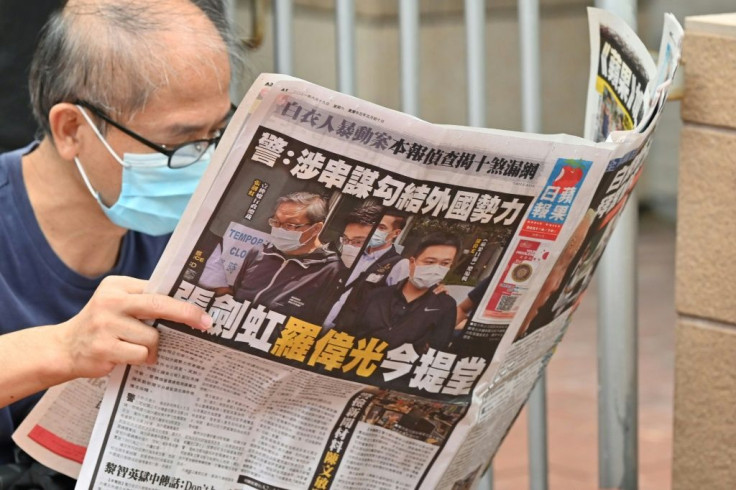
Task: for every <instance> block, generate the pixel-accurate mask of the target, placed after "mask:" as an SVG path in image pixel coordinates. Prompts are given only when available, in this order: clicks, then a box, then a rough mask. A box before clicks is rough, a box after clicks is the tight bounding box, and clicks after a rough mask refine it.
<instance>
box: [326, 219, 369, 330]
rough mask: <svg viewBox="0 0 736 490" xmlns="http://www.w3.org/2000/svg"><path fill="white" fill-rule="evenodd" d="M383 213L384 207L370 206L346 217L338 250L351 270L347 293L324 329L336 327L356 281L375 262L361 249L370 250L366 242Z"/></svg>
mask: <svg viewBox="0 0 736 490" xmlns="http://www.w3.org/2000/svg"><path fill="white" fill-rule="evenodd" d="M382 212H383V207H381V206H378V205H375V204H368V205H365V206H361V207H359V208H357V209H355V210H353V211H352V212H350V214H348V215H347V216H346V217H345V228H344V230H343V232H342V235H340V238H339V240H338V241H339V243H338V249H339V252H340V260H342V263H343V265H344V266H345V267H346V268H347V269H349V270H350V274H349V275H348V277H347V280H346V281H345V291H343V292H342V294H341V295H340V298H339V299H338V300H337V302H336V303H335V304H334V305H333V306H332V309H331V310H330V313H329V314H328V315H327V318H326V319H325V321H324V327H325V328H326V329H330V328H332V327H334V326H335V317H336V316H337V314H338V313H340V309H341V308H342V306H343V305H344V304H345V300H346V299H347V298H348V296H349V295H350V293H351V291H352V288H353V286H354V285H355V281H356V279H358V278H359V277H361V275H362V274H363V272H365V270H366V269H367V268H368V267H369V266H371V265H372V264H373V263H374V262H375V258H372V257H371V255H370V254H369V253H368V252H366V251H363V253H361V249H363V247H364V246H365V247H366V249H368V244H367V243H366V242H368V239H369V238H371V231H372V230H373V228H374V226H375V225H376V223H377V222H378V220H379V219H380V218H381V213H382Z"/></svg>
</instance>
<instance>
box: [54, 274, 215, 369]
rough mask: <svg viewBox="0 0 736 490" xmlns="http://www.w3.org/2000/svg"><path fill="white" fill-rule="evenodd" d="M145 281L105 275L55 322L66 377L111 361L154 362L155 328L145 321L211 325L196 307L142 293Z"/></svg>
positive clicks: (202, 327) (112, 363)
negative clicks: (80, 304)
mask: <svg viewBox="0 0 736 490" xmlns="http://www.w3.org/2000/svg"><path fill="white" fill-rule="evenodd" d="M145 285H146V281H142V280H140V279H133V278H130V277H119V276H111V277H107V278H105V279H104V280H103V281H102V283H101V284H100V286H99V287H98V288H97V291H95V293H94V295H93V296H92V298H91V299H90V300H89V302H88V303H87V305H86V306H85V307H84V308H83V309H82V311H80V312H79V314H77V315H76V316H75V317H73V318H71V319H70V320H69V321H67V322H64V323H62V324H60V325H58V326H57V328H56V329H55V330H56V332H55V333H56V336H57V339H58V342H59V343H58V345H59V347H60V349H61V350H60V352H59V354H60V358H59V360H60V361H61V362H62V363H64V364H62V366H60V367H61V368H62V369H67V370H68V373H69V374H68V377H69V379H72V378H96V377H100V376H104V375H106V374H108V373H109V372H110V371H111V370H112V368H113V367H114V366H115V365H116V364H144V363H148V364H153V363H154V362H156V356H157V353H158V331H157V330H156V329H155V328H152V327H151V326H149V325H147V324H146V323H144V322H145V321H146V320H154V319H157V318H162V319H166V320H172V321H175V322H179V323H184V324H187V325H189V326H190V327H193V328H196V329H198V330H207V329H208V328H209V327H210V326H212V318H211V317H210V316H209V315H207V314H206V313H205V312H204V311H202V309H201V308H199V307H198V306H196V305H193V304H190V303H186V302H184V301H181V300H176V299H174V298H171V297H169V296H166V295H162V294H146V293H143V289H144V287H145ZM64 366H65V367H64Z"/></svg>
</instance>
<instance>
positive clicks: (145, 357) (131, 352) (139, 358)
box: [108, 342, 156, 365]
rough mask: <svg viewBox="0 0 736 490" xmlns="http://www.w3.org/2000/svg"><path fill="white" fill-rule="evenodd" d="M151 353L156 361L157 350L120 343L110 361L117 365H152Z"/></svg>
mask: <svg viewBox="0 0 736 490" xmlns="http://www.w3.org/2000/svg"><path fill="white" fill-rule="evenodd" d="M151 353H153V356H154V357H153V359H154V361H155V356H156V350H151V349H149V348H147V347H146V346H144V345H139V344H131V343H130V342H118V344H117V345H116V346H115V352H114V354H112V356H111V357H110V359H108V360H109V361H111V362H113V363H115V364H133V365H139V364H145V363H149V364H150V362H149V360H150V359H151Z"/></svg>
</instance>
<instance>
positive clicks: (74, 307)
mask: <svg viewBox="0 0 736 490" xmlns="http://www.w3.org/2000/svg"><path fill="white" fill-rule="evenodd" d="M35 146H36V144H33V145H30V146H27V147H26V148H22V149H20V150H16V151H13V152H9V153H4V154H0V335H2V334H6V333H9V332H14V331H17V330H21V329H24V328H28V327H33V326H38V325H49V324H57V323H61V322H64V321H66V320H68V319H69V318H71V317H73V316H74V315H76V314H77V313H78V312H79V310H81V309H82V307H83V306H84V305H85V304H86V303H87V301H89V298H90V297H91V296H92V293H93V292H94V291H95V289H96V288H97V286H98V285H99V284H100V282H101V281H102V279H103V278H104V277H105V276H107V275H123V276H132V277H137V278H141V279H147V278H148V277H150V275H151V272H153V268H154V266H155V265H156V262H157V261H158V259H159V257H160V256H161V253H162V252H163V249H164V247H165V246H166V242H167V241H168V239H169V235H165V236H162V237H152V236H148V235H144V234H142V233H138V232H133V231H130V232H128V233H127V234H126V235H125V236H124V237H123V240H122V243H121V246H120V255H119V257H118V262H117V264H116V265H115V267H114V268H113V269H112V270H111V271H109V272H108V273H107V274H104V275H102V276H100V277H95V278H89V277H85V276H82V275H80V274H78V273H76V272H74V271H73V270H71V269H69V268H68V267H67V266H66V265H65V264H64V263H63V262H62V261H61V259H59V257H57V256H56V254H55V253H54V251H53V250H52V249H51V246H50V245H49V244H48V242H47V241H46V238H45V237H44V235H43V232H42V231H41V228H40V227H39V225H38V222H37V221H36V217H35V215H34V213H33V209H32V208H31V202H30V201H29V199H28V193H27V192H26V187H25V184H24V182H23V174H22V171H21V156H22V155H24V154H26V153H28V152H30V151H31V150H33V149H34V148H35ZM57 192H60V193H62V192H64V189H61V188H60V189H58V190H57ZM4 362H5V360H3V359H0V369H2V364H3V363H4ZM39 397H40V395H34V396H31V397H28V398H26V399H24V400H20V401H18V402H17V403H14V404H12V405H10V406H9V407H5V408H0V464H2V463H6V462H9V461H11V460H12V447H13V442H12V440H11V439H10V436H11V434H12V433H13V431H14V430H15V428H16V427H17V425H18V424H19V423H20V421H21V420H22V419H23V417H25V415H26V413H27V412H28V410H29V409H30V408H31V407H32V406H33V404H35V403H36V401H37V400H38V398H39Z"/></svg>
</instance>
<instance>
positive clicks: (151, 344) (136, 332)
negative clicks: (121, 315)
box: [111, 318, 158, 350]
mask: <svg viewBox="0 0 736 490" xmlns="http://www.w3.org/2000/svg"><path fill="white" fill-rule="evenodd" d="M111 333H112V334H113V335H114V336H115V337H117V338H118V339H120V340H122V341H124V342H128V343H131V344H136V345H142V346H144V347H146V348H147V349H149V350H155V349H156V346H157V345H158V330H156V329H155V328H153V327H150V326H148V325H146V324H145V323H142V322H141V321H139V320H136V319H134V318H126V319H124V320H121V321H120V322H119V323H118V324H117V325H116V331H115V332H111Z"/></svg>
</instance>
